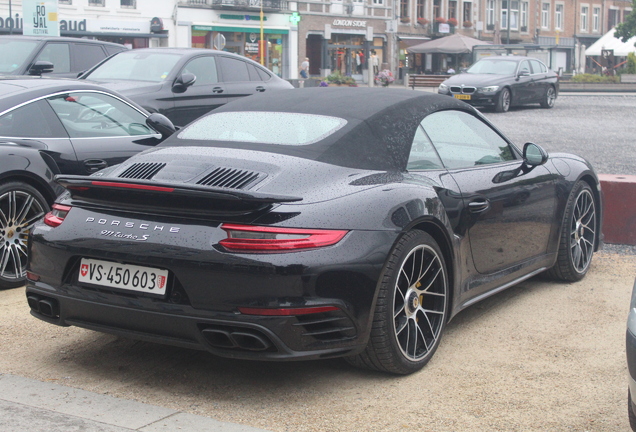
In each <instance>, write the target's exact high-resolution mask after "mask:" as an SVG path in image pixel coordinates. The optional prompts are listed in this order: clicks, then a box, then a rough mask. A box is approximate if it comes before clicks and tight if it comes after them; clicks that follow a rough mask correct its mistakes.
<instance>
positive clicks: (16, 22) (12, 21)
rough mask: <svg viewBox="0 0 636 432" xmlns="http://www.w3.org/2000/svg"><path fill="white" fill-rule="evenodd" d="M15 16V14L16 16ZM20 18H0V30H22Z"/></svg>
mask: <svg viewBox="0 0 636 432" xmlns="http://www.w3.org/2000/svg"><path fill="white" fill-rule="evenodd" d="M16 15H17V14H16ZM22 23H23V19H22V18H12V17H2V18H0V29H2V30H9V29H14V30H16V29H18V30H21V29H22Z"/></svg>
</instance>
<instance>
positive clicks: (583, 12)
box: [581, 6, 590, 32]
mask: <svg viewBox="0 0 636 432" xmlns="http://www.w3.org/2000/svg"><path fill="white" fill-rule="evenodd" d="M589 10H590V8H589V7H587V6H581V31H582V32H586V31H587V20H588V17H587V14H588V12H589Z"/></svg>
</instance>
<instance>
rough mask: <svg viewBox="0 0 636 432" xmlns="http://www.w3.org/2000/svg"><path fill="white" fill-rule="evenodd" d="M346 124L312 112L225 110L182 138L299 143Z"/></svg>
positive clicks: (190, 128) (192, 126) (194, 125)
mask: <svg viewBox="0 0 636 432" xmlns="http://www.w3.org/2000/svg"><path fill="white" fill-rule="evenodd" d="M346 124H347V121H346V120H344V119H341V118H338V117H330V116H321V115H311V114H297V113H281V112H262V111H259V112H250V111H246V112H223V113H216V114H210V115H207V116H205V117H202V118H200V119H199V120H196V121H195V122H194V123H192V124H190V125H189V126H187V127H186V128H185V129H183V131H181V132H180V133H179V138H180V139H191V140H206V141H238V142H256V143H261V144H279V145H290V146H296V145H306V144H312V143H315V142H317V141H320V140H322V139H324V138H326V137H327V136H329V135H331V134H333V133H334V132H336V131H337V130H338V129H340V128H342V127H343V126H344V125H346ZM246 125H249V127H245V126H246Z"/></svg>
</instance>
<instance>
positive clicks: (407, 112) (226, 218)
mask: <svg viewBox="0 0 636 432" xmlns="http://www.w3.org/2000/svg"><path fill="white" fill-rule="evenodd" d="M57 181H58V182H59V183H60V184H61V185H63V186H64V187H65V188H66V189H67V193H66V194H65V195H63V196H62V197H60V198H59V199H58V201H57V202H56V204H55V205H54V207H53V210H52V211H51V212H50V213H48V214H47V215H46V216H45V218H44V220H43V222H40V223H38V224H37V225H36V226H35V227H34V229H33V230H32V232H31V234H30V237H29V239H30V241H29V246H30V257H31V260H30V262H29V265H28V271H27V279H28V282H27V288H26V295H27V299H28V303H29V305H30V307H31V313H32V314H33V315H34V316H36V317H37V318H40V319H42V320H44V321H47V322H49V323H52V324H57V325H62V326H68V325H74V326H80V327H84V328H87V329H92V330H97V331H102V332H108V333H112V334H116V335H122V336H128V337H132V338H137V339H141V340H146V341H153V342H161V343H167V344H173V345H177V346H181V347H186V348H197V349H206V350H208V351H210V352H212V353H214V354H217V355H220V356H225V357H232V358H242V359H267V360H288V359H289V360H293V359H321V358H329V357H345V358H346V359H348V360H349V361H350V362H351V363H353V364H355V365H358V366H362V367H367V368H372V369H377V370H381V371H386V372H390V373H395V374H408V373H412V372H414V371H417V370H419V369H420V368H421V367H422V366H423V365H424V364H426V363H427V362H428V360H429V359H430V358H431V357H432V356H433V354H434V352H435V350H436V349H437V347H438V345H439V342H440V338H441V336H442V333H443V331H444V326H445V325H446V323H447V322H448V321H449V320H450V319H451V318H452V317H453V316H455V315H456V314H457V313H458V312H459V311H461V310H462V309H464V308H466V307H468V306H470V305H472V304H474V303H476V302H478V301H480V300H482V299H484V298H486V297H488V296H490V295H492V294H495V293H497V292H499V291H501V290H503V289H505V288H507V287H509V286H511V285H513V284H516V283H518V282H520V281H523V280H525V279H527V278H529V277H531V276H533V275H536V274H538V273H540V272H543V271H548V272H549V273H550V274H551V275H552V276H553V277H555V278H557V279H560V280H566V281H575V280H578V279H581V278H582V277H584V276H585V274H586V272H587V271H588V269H589V266H590V262H591V260H592V255H593V253H594V251H595V250H597V248H598V246H599V241H600V239H599V234H600V231H599V227H600V226H601V208H602V205H601V191H600V187H599V182H598V179H597V176H596V174H595V173H594V170H593V169H592V167H591V166H590V164H589V163H587V162H586V161H585V160H583V159H582V158H580V157H577V156H573V155H569V154H553V155H551V156H548V154H547V153H546V152H545V151H544V150H543V149H542V148H541V147H540V146H538V145H535V144H532V143H528V144H525V146H524V147H523V150H520V149H518V148H517V147H515V145H513V144H512V143H511V142H510V141H509V140H508V139H506V137H504V136H503V135H502V134H501V133H500V132H499V131H497V129H495V128H494V127H493V126H492V125H491V124H490V123H489V122H488V121H487V120H486V119H485V118H484V117H482V115H481V114H480V113H479V112H477V111H476V110H475V109H474V108H472V107H471V106H469V105H467V104H465V103H463V102H460V101H457V100H455V99H453V98H448V97H444V96H440V95H434V94H423V93H420V92H412V91H408V90H386V89H361V88H348V89H343V88H313V89H300V90H290V91H281V92H278V93H275V94H274V93H272V94H268V95H256V96H254V97H250V98H245V99H243V100H240V101H236V102H232V103H229V104H227V105H225V106H224V107H221V108H219V109H217V110H215V111H214V112H212V113H211V114H209V115H207V116H204V117H201V118H200V119H198V120H197V121H195V122H193V123H191V124H190V125H188V126H187V127H185V128H184V129H182V130H181V131H179V132H178V133H177V134H174V135H173V136H172V137H170V138H169V139H167V140H166V141H165V142H164V143H162V144H160V145H159V146H158V147H156V148H154V149H151V150H148V151H145V152H143V153H140V154H138V155H136V156H133V157H132V158H130V159H129V160H127V161H126V162H124V163H122V164H121V165H118V166H115V167H110V168H107V169H105V170H102V171H100V172H98V173H96V174H94V175H92V176H78V175H59V176H57Z"/></svg>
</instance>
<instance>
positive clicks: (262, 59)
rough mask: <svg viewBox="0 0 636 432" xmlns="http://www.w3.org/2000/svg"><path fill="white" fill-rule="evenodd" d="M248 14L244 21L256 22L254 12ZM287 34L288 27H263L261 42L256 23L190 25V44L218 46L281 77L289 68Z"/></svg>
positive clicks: (201, 46) (197, 46) (194, 45)
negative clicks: (252, 15) (247, 18)
mask: <svg viewBox="0 0 636 432" xmlns="http://www.w3.org/2000/svg"><path fill="white" fill-rule="evenodd" d="M246 16H249V15H246ZM252 18H253V19H250V20H248V21H255V22H257V23H258V21H257V20H258V19H259V17H258V16H256V17H252ZM288 37H289V30H288V29H284V28H263V41H264V43H261V42H260V41H261V29H260V26H245V27H243V26H241V27H239V26H224V25H193V26H192V47H194V48H213V49H221V50H224V51H228V52H232V53H235V54H239V55H242V56H245V57H248V58H250V59H252V60H254V61H255V62H257V63H260V64H262V65H264V66H265V67H266V68H268V69H269V70H271V71H272V72H273V73H274V74H276V75H278V76H279V77H281V78H287V76H285V75H286V72H287V71H288V70H289V67H288V63H289V55H288V50H289V48H288V46H289V42H288ZM219 45H220V46H219Z"/></svg>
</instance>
